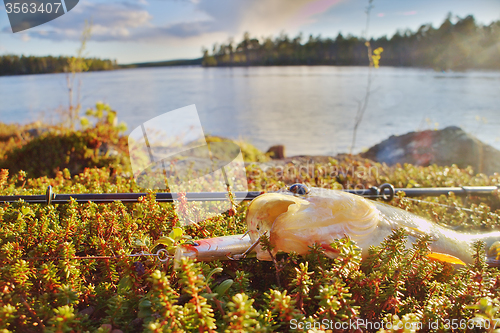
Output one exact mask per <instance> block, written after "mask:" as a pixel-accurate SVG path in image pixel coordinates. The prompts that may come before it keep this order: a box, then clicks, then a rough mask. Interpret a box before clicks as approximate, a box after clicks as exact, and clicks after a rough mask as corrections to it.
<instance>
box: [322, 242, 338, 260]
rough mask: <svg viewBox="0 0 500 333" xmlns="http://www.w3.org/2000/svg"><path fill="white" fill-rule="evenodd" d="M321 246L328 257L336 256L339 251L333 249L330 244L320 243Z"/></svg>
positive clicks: (333, 257)
mask: <svg viewBox="0 0 500 333" xmlns="http://www.w3.org/2000/svg"><path fill="white" fill-rule="evenodd" d="M321 247H322V248H323V250H325V255H326V256H327V257H328V258H330V259H335V258H337V257H338V255H339V253H340V251H339V250H337V249H334V248H333V247H332V246H331V245H330V244H325V243H323V244H321Z"/></svg>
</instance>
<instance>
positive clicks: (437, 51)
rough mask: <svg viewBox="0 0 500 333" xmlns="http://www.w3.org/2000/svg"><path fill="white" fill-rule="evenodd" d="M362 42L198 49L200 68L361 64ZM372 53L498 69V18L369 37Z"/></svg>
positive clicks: (314, 40)
mask: <svg viewBox="0 0 500 333" xmlns="http://www.w3.org/2000/svg"><path fill="white" fill-rule="evenodd" d="M365 43H366V40H365V39H363V38H360V37H356V36H352V35H348V36H346V37H344V36H343V35H342V34H341V33H339V34H338V35H337V37H336V38H335V39H332V38H329V37H327V38H323V37H321V36H317V37H314V36H312V35H310V36H309V39H308V40H307V41H306V42H305V43H304V42H303V36H302V34H299V35H298V36H296V37H294V38H290V37H288V36H287V35H286V34H281V35H280V36H278V37H277V38H275V39H273V38H271V37H268V38H264V39H260V40H259V39H257V38H251V37H250V34H248V33H245V35H244V36H243V40H242V41H241V42H240V43H238V44H234V43H233V42H229V43H227V44H220V45H218V44H215V45H214V46H213V48H212V52H211V53H210V52H209V50H207V49H204V51H203V63H202V64H203V66H277V65H337V66H366V65H368V61H369V59H368V56H367V48H366V45H365ZM370 45H371V48H372V49H377V48H378V47H382V48H383V49H384V51H383V54H382V56H381V59H380V65H381V66H409V67H427V68H434V69H437V70H447V69H468V68H484V69H500V20H499V21H496V22H492V23H491V24H489V25H486V26H483V25H479V24H477V22H476V21H475V19H474V17H473V16H472V15H469V16H467V17H465V18H461V19H458V20H457V21H456V22H455V23H452V19H451V15H448V17H447V18H446V19H445V20H444V22H443V23H442V24H441V26H440V27H439V28H437V29H436V28H434V27H433V26H432V25H430V24H424V25H422V26H421V27H420V28H419V29H418V31H416V32H412V31H410V30H406V31H398V32H397V33H396V34H394V36H392V38H390V39H388V38H387V37H386V36H383V37H380V38H377V39H371V40H370Z"/></svg>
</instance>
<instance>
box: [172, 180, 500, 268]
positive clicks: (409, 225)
mask: <svg viewBox="0 0 500 333" xmlns="http://www.w3.org/2000/svg"><path fill="white" fill-rule="evenodd" d="M246 222H247V227H248V232H247V234H245V235H235V236H226V237H217V238H210V239H204V240H199V241H197V242H198V245H196V244H195V245H185V246H181V247H180V248H178V250H177V254H176V256H177V257H180V256H189V257H192V258H196V259H197V260H202V261H208V260H217V259H218V260H221V259H239V258H243V257H246V256H247V255H248V254H250V253H255V254H256V256H257V258H258V259H259V260H271V259H272V255H275V254H276V253H277V252H287V253H288V252H295V253H298V254H299V255H305V254H307V253H308V251H309V249H310V246H312V245H314V244H319V245H320V246H322V247H323V248H324V250H325V254H326V255H327V256H329V257H332V258H333V257H335V256H336V255H337V251H336V250H335V249H333V248H332V247H331V246H330V244H331V243H332V242H334V240H335V239H340V238H343V237H345V236H348V237H350V238H351V239H352V240H354V241H355V242H356V243H357V245H358V246H359V247H360V248H361V250H362V255H363V257H366V256H367V254H368V249H369V247H370V246H378V245H379V244H380V243H381V242H382V241H383V240H384V239H385V238H387V237H388V236H389V235H391V234H392V232H393V230H396V229H398V228H404V229H405V230H407V231H408V234H409V237H408V240H407V242H408V244H407V246H411V244H412V243H413V242H414V241H415V240H416V239H417V238H418V237H420V236H423V235H429V236H431V238H432V240H433V241H432V243H431V244H430V248H431V251H432V252H431V253H430V255H429V257H431V258H434V259H438V260H441V261H446V262H450V263H453V264H464V263H466V264H470V263H472V262H473V254H474V253H473V249H472V246H471V245H472V244H473V243H474V242H476V241H478V240H480V241H484V242H485V243H486V246H487V249H490V250H489V251H488V258H487V260H488V263H489V264H492V265H497V263H498V261H497V259H498V258H497V257H498V255H499V253H500V250H499V249H500V242H497V241H499V240H500V231H495V232H490V233H485V234H472V233H462V232H458V231H455V230H451V229H449V228H446V227H443V226H440V225H438V224H436V223H433V222H431V221H429V220H427V219H425V218H423V217H420V216H417V215H415V214H412V213H410V212H407V211H405V210H402V209H399V208H396V207H393V206H390V205H387V204H384V203H381V202H376V201H371V200H367V199H365V198H363V197H360V196H357V195H354V194H350V193H345V192H342V191H336V190H329V189H322V188H311V189H308V188H307V187H305V186H304V185H301V184H298V185H293V186H291V187H290V188H289V190H287V191H283V192H281V193H266V194H262V195H260V196H258V197H257V198H255V199H253V200H252V202H251V203H250V205H249V207H248V211H247V217H246ZM264 234H266V235H267V236H268V237H269V242H270V244H271V245H272V248H273V250H272V252H271V253H269V252H268V251H267V250H266V251H265V250H263V249H262V247H261V244H260V238H261V237H262V235H264Z"/></svg>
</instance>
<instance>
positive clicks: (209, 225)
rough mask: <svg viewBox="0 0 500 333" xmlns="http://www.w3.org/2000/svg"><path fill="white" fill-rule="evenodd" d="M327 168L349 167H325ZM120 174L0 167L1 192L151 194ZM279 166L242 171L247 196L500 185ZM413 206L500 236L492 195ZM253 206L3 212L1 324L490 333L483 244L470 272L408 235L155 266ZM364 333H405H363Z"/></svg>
mask: <svg viewBox="0 0 500 333" xmlns="http://www.w3.org/2000/svg"><path fill="white" fill-rule="evenodd" d="M353 166H354V168H353ZM362 166H365V167H375V168H377V170H378V172H376V173H371V174H366V175H363V176H360V175H359V174H357V173H356V171H355V170H356V168H358V167H362ZM329 167H336V168H337V170H341V169H342V170H347V171H346V172H344V173H340V172H339V173H325V172H323V171H324V169H327V168H329ZM117 170H118V169H114V168H111V167H102V168H97V167H92V168H88V167H87V168H85V169H83V170H82V171H81V172H78V173H74V172H71V171H70V170H69V169H62V170H56V171H54V172H53V174H52V175H50V173H49V174H48V175H40V176H39V177H34V176H33V175H34V173H33V174H32V173H30V172H28V173H26V172H24V171H15V170H9V171H7V170H2V171H1V172H0V194H1V195H12V194H44V193H45V189H46V187H47V186H48V185H51V186H52V187H53V189H54V191H55V192H56V193H116V192H125V193H126V192H147V191H145V190H144V189H141V188H138V187H137V185H136V184H135V182H134V181H133V179H132V178H131V177H130V175H128V174H127V173H125V172H118V171H117ZM275 171H276V170H274V169H273V168H270V169H268V170H267V171H263V170H261V169H260V166H259V165H258V164H248V166H247V176H248V179H249V190H259V191H260V190H264V191H271V190H276V189H279V188H282V187H283V186H285V185H287V184H291V183H294V182H297V181H300V182H303V183H305V184H306V185H308V186H321V187H326V188H339V187H344V188H346V187H347V185H348V184H353V183H357V184H360V185H362V186H364V187H365V188H369V187H371V186H374V185H380V184H382V183H385V182H388V183H392V184H394V186H396V187H424V186H425V187H436V186H464V185H496V184H498V183H499V179H498V178H499V176H498V175H497V174H495V175H492V176H489V177H488V176H485V175H480V174H479V175H477V174H474V173H473V172H472V170H471V169H459V168H458V167H456V166H450V167H439V166H435V165H432V166H429V167H417V166H412V165H397V166H394V167H389V166H386V165H381V164H377V163H374V162H371V161H369V160H364V159H359V158H356V157H349V156H344V157H339V158H338V159H330V160H329V161H328V162H327V164H326V165H316V166H315V167H314V173H312V174H309V173H307V172H302V173H299V174H295V175H292V176H289V175H284V174H279V173H276V172H275ZM410 199H411V198H406V197H405V196H404V195H402V194H399V195H397V196H396V197H395V198H394V200H393V201H392V202H391V204H392V205H394V206H397V207H400V208H402V209H405V210H408V211H410V212H413V213H416V214H418V215H421V216H424V217H427V218H429V219H430V220H432V221H434V222H436V223H440V224H442V225H447V226H450V227H453V228H462V229H468V230H469V231H470V232H481V231H484V230H498V229H499V224H500V223H499V222H500V221H499V214H500V210H499V208H500V203H499V197H498V194H495V195H492V196H490V197H483V198H481V197H475V196H470V197H468V198H467V200H466V201H463V200H462V199H461V198H458V197H456V196H453V195H450V196H441V197H434V198H432V197H429V198H425V197H424V198H419V200H418V201H415V200H410ZM437 204H439V205H437ZM247 206H248V204H247V203H245V202H242V203H240V204H239V205H235V206H234V208H233V210H232V211H230V212H226V213H223V214H219V215H216V216H213V217H211V218H210V219H207V220H204V221H201V222H199V223H196V224H191V225H188V226H183V225H181V224H180V222H179V218H178V216H177V214H176V212H175V210H174V206H173V205H172V204H170V203H158V202H156V200H155V194H154V193H153V192H151V191H149V192H147V194H146V195H145V196H144V197H142V198H141V199H140V200H139V201H138V202H136V203H124V202H113V203H109V204H97V203H93V202H87V203H77V202H76V201H75V200H72V201H71V202H69V203H68V204H53V205H46V204H27V203H25V202H23V201H22V200H20V201H18V202H14V203H8V204H1V205H0V235H1V237H0V329H1V330H3V332H9V331H11V332H42V331H47V332H84V331H88V332H107V331H111V330H121V331H122V332H137V331H145V332H200V331H208V332H210V331H213V332H221V331H224V332H247V331H255V332H272V331H279V332H288V331H304V330H307V329H311V330H314V329H316V330H319V329H324V328H325V327H319V328H318V326H317V325H318V323H323V322H324V323H332V324H333V325H334V324H335V323H337V324H339V325H340V324H341V323H347V322H349V321H351V322H359V323H360V325H361V324H362V323H365V324H366V323H375V322H384V323H389V322H390V323H392V324H393V327H398V326H397V325H399V324H398V323H403V324H404V323H421V325H422V327H423V328H422V329H421V330H422V331H431V332H442V331H450V330H453V331H461V332H465V331H468V332H469V331H470V332H476V331H483V330H482V329H481V328H482V327H483V328H485V329H486V330H489V331H491V332H492V331H493V330H494V329H495V324H496V323H497V319H498V318H499V313H498V312H499V311H498V308H499V302H498V299H499V298H500V295H499V290H500V275H499V272H498V270H497V268H493V267H489V266H488V265H487V264H486V261H485V259H484V254H485V251H486V249H485V248H484V245H483V244H482V243H477V244H475V247H474V252H475V253H476V255H475V261H474V263H473V264H471V265H467V266H463V267H461V268H456V267H452V266H451V265H450V264H448V263H443V262H440V261H436V260H434V259H431V258H430V257H429V256H428V254H429V244H430V243H431V242H432V239H431V238H430V237H420V238H417V239H416V241H415V243H414V244H412V246H409V247H408V246H406V245H405V244H406V243H407V239H408V237H409V235H408V234H407V232H406V231H404V230H397V231H395V232H394V233H393V234H392V235H391V236H390V237H388V238H387V239H386V240H385V241H384V242H383V243H381V244H380V245H378V246H376V247H372V248H371V249H370V250H369V254H370V255H369V256H368V257H367V258H365V259H362V258H361V252H360V250H359V248H358V247H357V246H356V243H355V242H353V241H352V240H350V239H349V238H343V239H339V240H336V241H335V242H333V243H332V244H331V248H332V249H334V250H336V251H337V252H338V256H337V257H336V258H334V259H331V258H329V257H327V256H326V255H325V254H324V249H323V248H322V247H321V246H312V247H311V249H310V252H309V254H308V255H306V256H298V255H296V254H294V253H290V254H278V255H277V256H276V257H275V258H274V261H273V262H261V261H258V260H257V259H255V258H247V259H244V260H239V261H223V262H219V261H217V262H210V263H200V262H194V261H192V260H189V259H184V260H182V261H180V262H177V263H175V262H174V260H173V259H169V260H165V261H160V260H159V259H160V258H158V257H156V256H154V255H150V254H155V253H156V251H158V250H160V249H164V250H165V252H163V255H164V257H162V258H163V259H167V258H166V257H165V255H166V253H168V255H172V254H173V253H174V252H175V248H176V246H177V245H178V244H180V243H183V242H192V241H196V239H199V238H207V237H215V236H221V235H232V234H238V233H243V232H244V231H245V230H246V225H245V216H246V210H247ZM462 208H465V209H468V210H462ZM186 209H189V207H187V208H186ZM140 254H142V255H140ZM131 255H135V256H131ZM454 319H456V320H466V322H465V323H466V324H467V325H466V327H461V326H460V325H459V326H457V328H453V326H452V325H453V320H454ZM458 323H460V321H459V322H458ZM403 324H401V325H403ZM434 324H435V325H434ZM314 325H316V326H314ZM471 325H475V326H471ZM481 325H482V326H481ZM486 325H489V326H486ZM476 326H477V327H476ZM301 327H302V328H301ZM338 327H341V326H338ZM405 327H406V326H405ZM359 329H361V330H363V331H377V330H380V331H381V332H385V331H387V332H388V331H391V330H392V331H398V332H403V331H404V330H397V329H393V328H392V329H388V328H386V327H385V328H383V329H382V328H381V329H378V328H374V327H369V326H366V325H365V326H362V325H361V326H359ZM405 329H406V328H405ZM332 330H333V331H339V330H341V329H335V328H332ZM346 330H347V331H349V330H350V331H355V330H354V329H350V328H348V329H346ZM410 331H412V330H411V329H408V330H406V332H410ZM413 331H415V330H413ZM117 332H118V331H117Z"/></svg>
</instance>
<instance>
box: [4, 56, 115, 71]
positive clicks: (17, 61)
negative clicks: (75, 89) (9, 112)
mask: <svg viewBox="0 0 500 333" xmlns="http://www.w3.org/2000/svg"><path fill="white" fill-rule="evenodd" d="M72 59H74V58H73V57H64V56H59V57H53V56H46V57H36V56H24V55H22V56H17V55H3V56H0V75H21V74H45V73H64V72H69V71H71V70H70V69H69V68H70V63H71V60H72ZM82 62H84V63H85V66H86V68H87V69H88V70H89V71H105V70H110V69H115V68H118V64H117V63H116V60H109V59H98V58H85V59H82Z"/></svg>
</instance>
